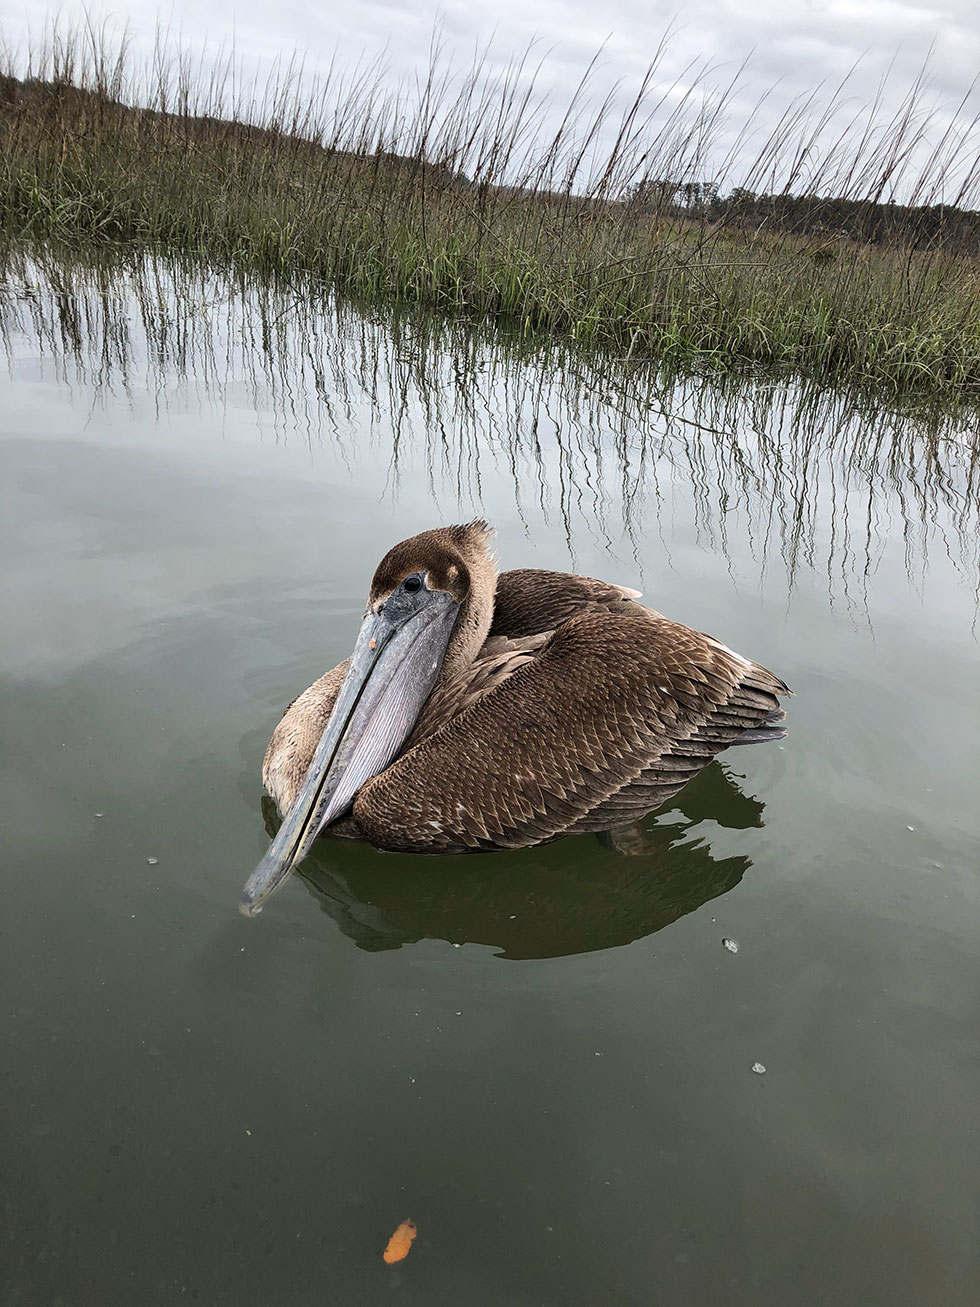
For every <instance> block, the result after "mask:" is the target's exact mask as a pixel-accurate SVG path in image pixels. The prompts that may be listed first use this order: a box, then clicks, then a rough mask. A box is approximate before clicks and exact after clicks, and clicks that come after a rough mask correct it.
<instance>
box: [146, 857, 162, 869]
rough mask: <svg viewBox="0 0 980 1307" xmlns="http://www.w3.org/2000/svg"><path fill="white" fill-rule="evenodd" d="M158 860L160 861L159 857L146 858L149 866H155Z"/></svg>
mask: <svg viewBox="0 0 980 1307" xmlns="http://www.w3.org/2000/svg"><path fill="white" fill-rule="evenodd" d="M159 861H160V859H159V858H147V862H148V863H149V864H150V866H151V867H155V866H156V865H157V863H158V862H159Z"/></svg>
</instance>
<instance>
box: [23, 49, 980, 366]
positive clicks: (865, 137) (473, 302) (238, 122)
mask: <svg viewBox="0 0 980 1307" xmlns="http://www.w3.org/2000/svg"><path fill="white" fill-rule="evenodd" d="M662 53H663V51H662V50H661V51H660V52H658V57H657V58H656V59H655V60H654V62H653V64H652V66H651V68H650V70H649V72H648V73H647V75H646V77H645V78H644V79H643V81H642V83H641V85H640V86H639V87H638V88H637V91H636V94H635V96H634V98H633V100H632V102H631V103H629V104H628V105H627V106H626V108H625V109H623V108H619V107H617V102H616V101H614V99H613V98H612V97H606V98H603V99H600V100H599V101H598V102H595V101H594V100H593V98H592V91H591V88H592V84H593V83H592V70H591V69H589V70H587V71H586V73H585V75H584V76H583V79H582V81H581V82H580V84H579V85H578V86H577V87H576V88H574V90H573V91H572V93H571V94H570V96H569V97H568V98H567V102H566V104H565V105H564V107H561V106H557V105H552V106H551V111H550V117H546V116H545V115H544V114H543V113H542V96H541V94H540V92H539V90H538V87H537V83H536V80H535V70H534V69H532V68H531V67H530V61H529V58H528V57H525V58H524V59H523V60H518V61H517V62H515V63H514V64H512V65H510V66H509V67H508V68H506V69H505V70H504V71H503V72H502V73H498V74H494V73H492V72H490V70H489V64H488V62H487V59H486V52H484V53H483V54H478V55H477V56H476V58H475V59H474V61H473V63H472V65H471V66H470V67H468V68H467V69H465V70H454V69H453V68H452V67H451V66H447V65H446V64H445V61H444V60H443V59H442V57H441V55H440V52H439V50H438V49H436V50H435V51H434V54H433V60H432V63H431V65H430V67H429V69H428V72H427V76H425V77H423V78H422V79H420V82H419V84H418V86H417V87H415V86H413V87H406V86H405V85H401V86H395V87H393V88H392V87H391V86H390V84H389V83H388V82H387V80H386V78H385V76H384V74H383V69H382V68H381V67H380V65H377V64H364V65H361V66H360V67H358V68H357V69H355V70H353V71H352V72H350V73H346V72H344V70H342V69H332V70H331V72H330V74H329V75H328V76H327V77H326V78H325V79H321V80H320V81H319V82H316V81H312V80H310V79H308V78H306V77H305V76H304V73H303V69H302V67H301V66H300V65H298V64H296V63H291V64H290V63H287V64H284V65H281V66H280V67H279V68H278V70H277V72H276V74H275V75H274V76H273V77H272V78H271V79H270V80H269V81H268V82H267V83H264V84H263V85H261V86H257V85H256V84H254V83H243V82H242V80H241V79H240V77H239V75H238V72H237V70H236V68H235V65H234V63H233V62H232V61H231V60H229V61H227V62H226V63H225V64H224V65H222V66H220V67H219V70H218V72H217V73H215V72H212V73H210V74H208V75H207V76H202V74H201V72H200V68H196V67H195V65H194V64H193V62H192V61H191V60H190V58H189V57H188V56H187V55H186V53H182V52H180V51H174V50H172V49H169V48H168V47H166V45H165V44H163V43H161V44H160V45H159V46H158V48H157V51H156V54H155V56H154V57H153V58H152V59H151V60H150V61H149V62H148V63H146V64H143V65H140V64H137V63H134V62H133V60H132V59H131V58H130V56H129V53H128V50H127V48H126V45H125V42H124V41H123V42H119V43H117V44H116V45H113V44H112V42H111V41H110V40H108V39H107V37H106V36H105V34H104V33H103V32H100V31H98V30H96V29H87V30H84V31H82V32H78V31H69V32H64V31H58V30H54V31H53V32H52V33H51V35H50V37H49V40H48V42H47V44H46V45H45V46H44V48H43V49H40V50H35V51H33V52H30V54H29V56H28V58H27V60H26V63H23V62H22V64H20V65H18V64H17V63H16V61H15V60H14V59H13V58H12V57H11V56H7V58H6V63H5V65H4V71H3V72H2V74H0V230H2V231H4V232H6V233H8V234H12V235H15V236H18V237H24V238H28V239H34V240H37V239H43V240H56V241H60V242H64V243H69V244H73V245H79V244H93V243H95V244H99V245H114V244H117V243H120V242H123V243H126V244H128V245H140V246H147V247H152V248H159V249H167V250H171V251H174V252H180V253H188V254H193V255H194V256H195V257H198V258H201V259H204V260H206V261H209V262H212V263H215V264H219V263H221V264H229V263H230V264H234V265H237V266H240V267H244V268H253V269H258V270H261V271H262V272H274V273H276V274H279V275H282V276H285V277H286V278H289V277H291V276H297V277H298V276H300V275H302V276H304V277H306V276H311V275H312V276H313V277H315V278H316V279H318V280H320V281H322V282H323V283H325V284H327V285H329V286H332V287H336V288H338V289H341V290H343V291H344V292H346V293H348V294H351V295H353V296H355V297H357V298H359V299H361V300H364V301H367V302H378V301H401V302H417V303H421V304H425V305H429V306H433V307H436V308H438V309H440V310H444V311H450V312H453V313H459V312H462V313H465V314H467V315H472V316H476V317H480V318H487V319H494V320H501V321H506V322H508V323H510V324H513V325H516V326H517V327H518V328H519V329H520V330H521V331H522V332H525V333H537V332H556V333H560V334H561V335H563V336H565V337H571V338H573V339H575V340H577V341H579V342H580V343H582V344H585V345H595V346H601V347H603V348H605V349H609V350H612V351H614V352H616V353H618V354H620V355H623V354H628V355H629V356H630V357H643V356H649V357H657V358H661V359H665V360H667V361H673V362H677V363H688V362H700V363H709V364H712V365H715V366H720V367H731V366H737V365H744V364H767V365H778V366H781V367H790V368H793V369H799V370H803V371H805V372H807V373H809V374H811V375H815V376H819V377H822V378H826V379H830V380H839V379H847V380H848V381H849V382H854V381H859V382H862V383H869V384H873V385H880V386H884V387H887V388H889V389H891V390H893V391H901V390H915V389H923V390H934V391H944V390H946V391H954V390H955V391H963V390H964V389H976V388H978V387H980V309H978V303H980V257H978V256H977V255H976V254H975V253H973V252H972V251H971V247H970V243H969V241H967V242H966V244H965V245H964V242H963V241H962V240H960V241H959V242H958V243H955V244H954V243H951V242H949V241H947V240H943V239H941V238H938V239H937V238H933V237H930V238H929V239H920V238H919V237H915V236H914V238H912V239H910V238H909V234H908V232H907V231H904V232H902V233H900V234H899V235H898V236H893V237H892V238H889V239H886V240H877V241H876V243H874V244H872V243H869V242H868V241H866V240H863V239H856V238H854V237H853V236H848V235H846V234H843V233H842V232H841V231H840V230H839V229H834V228H833V226H830V227H829V228H828V229H826V230H823V231H820V230H813V229H811V230H809V231H808V232H805V233H800V232H792V231H787V230H785V229H782V228H783V227H784V226H785V224H784V223H783V224H782V225H781V223H780V221H779V215H780V213H781V212H783V211H784V210H785V207H786V205H787V204H789V203H790V201H791V200H792V201H793V202H795V203H798V202H799V200H800V197H801V196H803V197H808V203H809V205H810V208H809V212H810V213H811V216H812V214H813V213H818V214H819V213H820V212H821V205H823V206H824V208H825V210H826V213H827V215H828V220H829V221H830V222H831V223H832V221H833V217H832V215H833V214H834V213H835V212H836V210H835V209H834V208H833V205H832V204H831V200H833V199H837V200H839V201H840V202H847V203H849V204H850V205H851V206H852V208H851V210H849V212H854V211H855V209H854V206H855V205H856V206H857V210H856V211H858V212H867V211H871V210H873V211H874V212H875V213H878V211H879V209H880V207H881V206H882V205H884V204H885V203H886V202H887V201H888V200H889V198H890V197H892V196H895V195H899V196H900V197H901V198H902V199H903V201H904V203H905V205H906V206H915V205H927V204H935V203H937V202H938V201H939V200H941V199H945V200H946V202H947V204H946V209H944V210H943V211H942V212H943V213H945V212H946V211H947V210H948V211H949V212H953V211H954V210H959V211H962V210H964V209H967V210H969V209H970V207H971V206H972V205H974V204H975V203H977V193H978V190H980V158H978V156H977V155H976V152H975V148H974V146H973V145H971V132H970V128H971V127H972V125H973V124H972V122H970V123H969V124H968V127H967V129H966V130H965V131H963V130H961V131H960V132H959V133H957V132H956V131H954V130H953V129H952V128H948V129H946V130H945V131H943V130H940V128H939V122H938V119H936V118H932V117H930V115H929V112H928V104H927V100H926V96H925V91H924V87H923V84H922V82H921V81H920V82H917V83H916V84H915V85H914V86H913V87H911V88H910V90H909V91H908V93H907V95H906V96H905V98H904V100H903V101H902V103H901V105H900V107H899V110H898V111H897V112H896V113H895V114H894V115H892V116H891V117H890V118H889V117H884V118H883V117H882V115H881V111H880V108H879V107H878V106H877V105H872V106H869V107H868V109H867V112H866V113H861V112H858V113H853V112H852V113H851V115H850V117H849V118H848V117H847V116H846V114H845V103H846V102H845V99H844V95H843V91H842V90H840V91H838V93H837V94H836V96H832V97H831V98H830V99H829V100H828V101H827V102H825V103H822V102H821V101H820V100H819V98H818V96H817V95H816V94H814V95H812V96H809V97H805V98H804V99H802V100H800V101H798V102H795V103H794V104H792V105H791V106H790V107H789V108H788V109H787V110H786V112H785V113H784V114H783V116H782V118H781V119H780V121H779V123H778V124H777V126H776V127H775V129H773V130H772V131H771V132H769V133H768V134H766V135H765V136H764V137H763V138H762V139H761V142H759V141H758V140H757V139H756V137H755V136H754V135H753V130H752V123H748V124H746V126H745V129H744V131H743V133H742V134H741V135H740V136H738V137H737V138H736V139H735V143H734V144H733V145H730V146H729V147H728V148H727V149H725V150H721V149H720V147H719V141H720V140H721V139H722V138H721V136H720V130H721V126H722V124H723V123H724V122H725V117H726V113H727V112H728V111H729V110H730V108H731V102H732V93H733V88H734V83H732V84H730V85H729V86H728V87H727V88H722V89H721V90H719V91H717V92H715V91H713V90H712V88H711V85H710V79H709V75H708V72H707V70H706V69H701V70H700V71H697V70H696V71H695V72H694V73H693V74H692V76H691V78H690V80H689V84H688V85H687V86H686V87H685V88H681V87H679V86H676V85H671V84H667V83H665V82H663V81H662V80H661V79H660V76H659V62H660V57H661V56H662ZM15 74H18V75H15ZM966 113H967V110H966V108H965V107H962V106H961V112H960V115H959V121H963V119H964V114H966ZM543 122H554V123H557V126H556V127H554V128H553V129H552V130H551V131H550V132H546V131H544V130H543V129H542V127H541V125H540V124H541V123H543ZM828 142H829V144H827V143H828ZM736 185H737V186H738V188H739V189H738V190H737V191H736V192H735V196H736V197H742V200H744V197H745V196H746V195H751V196H752V197H753V202H752V203H751V204H746V203H744V202H742V201H740V202H738V203H736V202H734V200H732V201H730V202H727V203H726V202H724V201H723V200H722V199H721V198H720V197H721V193H722V188H723V187H727V188H732V187H735V186H736ZM951 188H953V190H952V193H951ZM760 189H764V190H765V200H766V207H765V213H764V215H763V216H761V217H760V212H759V207H758V198H759V197H758V192H759V191H760ZM818 197H819V202H818ZM950 200H952V201H953V204H950V203H949V201H950ZM777 201H778V203H777ZM780 205H782V208H780ZM958 218H959V220H960V226H959V228H958V230H960V231H961V232H962V230H963V218H964V215H963V213H962V212H959V214H958ZM966 218H967V219H968V221H967V226H966V229H965V230H966V231H967V234H968V235H969V233H970V231H972V230H976V231H977V240H978V243H980V215H976V214H973V213H972V212H971V213H969V214H967V215H966ZM974 219H975V220H976V223H975V224H974V226H973V227H971V226H970V223H971V222H973V220H974ZM810 225H811V228H812V227H813V224H812V222H811V224H810ZM978 248H980V245H978Z"/></svg>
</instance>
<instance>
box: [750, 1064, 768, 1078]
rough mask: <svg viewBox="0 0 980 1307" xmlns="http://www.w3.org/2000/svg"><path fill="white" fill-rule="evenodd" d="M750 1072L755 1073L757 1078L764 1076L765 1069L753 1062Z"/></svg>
mask: <svg viewBox="0 0 980 1307" xmlns="http://www.w3.org/2000/svg"><path fill="white" fill-rule="evenodd" d="M752 1070H753V1071H754V1072H755V1073H756V1075H757V1076H764V1075H765V1074H766V1068H765V1067H764V1066H763V1065H762V1063H761V1062H753V1063H752Z"/></svg>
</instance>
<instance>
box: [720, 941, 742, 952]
mask: <svg viewBox="0 0 980 1307" xmlns="http://www.w3.org/2000/svg"><path fill="white" fill-rule="evenodd" d="M721 942H722V943H723V944H724V946H725V948H727V949H728V951H729V953H737V952H738V940H737V939H723V940H722V941H721Z"/></svg>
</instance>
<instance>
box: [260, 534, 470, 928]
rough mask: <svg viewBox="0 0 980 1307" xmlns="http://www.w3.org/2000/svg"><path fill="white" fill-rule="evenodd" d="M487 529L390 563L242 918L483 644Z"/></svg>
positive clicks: (410, 551) (421, 546)
mask: <svg viewBox="0 0 980 1307" xmlns="http://www.w3.org/2000/svg"><path fill="white" fill-rule="evenodd" d="M489 537H490V528H489V527H488V526H487V524H486V523H485V522H470V523H467V524H466V525H463V526H449V527H439V528H437V529H436V530H434V531H425V532H423V533H422V534H421V535H417V536H413V537H412V539H411V540H404V541H402V543H401V544H398V545H395V546H394V548H393V549H390V550H389V551H388V553H387V554H386V555H385V556H384V558H383V559H382V560H381V562H380V564H379V565H378V569H377V571H376V572H375V574H374V580H373V581H372V583H371V593H370V596H369V598H368V602H367V609H366V611H365V614H364V619H363V621H362V623H361V629H360V633H359V634H358V637H357V642H356V644H355V645H354V651H353V653H352V654H351V657H350V663H349V666H348V669H347V674H346V676H345V677H344V680H343V683H342V684H341V687H340V691H339V693H338V695H337V700H336V703H335V704H334V708H333V711H332V713H331V714H330V718H329V720H328V721H327V725H326V727H325V728H324V731H323V735H322V736H321V737H320V742H319V744H318V745H317V748H316V752H315V753H314V755H313V760H312V762H311V763H310V766H309V769H308V770H307V773H306V777H305V779H304V780H303V783H302V786H301V787H300V790H299V792H298V794H297V795H296V798H295V799H294V801H293V803H292V805H291V806H290V808H289V810H288V812H286V813H285V814H284V820H283V823H282V825H281V826H280V828H279V831H278V833H277V834H276V837H275V839H274V840H273V842H272V845H271V846H270V848H269V850H268V852H267V853H266V854H265V856H264V857H263V859H262V861H261V862H260V863H259V865H258V866H257V867H256V869H255V871H254V872H253V873H252V875H251V876H250V877H249V879H248V882H247V884H246V885H245V889H244V891H243V893H242V899H241V905H240V906H241V911H242V912H243V913H244V914H245V915H246V916H253V915H254V914H255V913H257V912H259V911H261V909H262V906H263V904H264V903H265V901H266V899H267V898H268V897H269V896H270V895H271V894H272V893H273V892H274V891H275V890H276V889H278V888H279V886H280V885H281V884H282V883H283V881H284V880H285V879H286V877H287V876H288V875H289V873H290V872H291V871H292V869H293V868H294V867H295V866H296V865H297V863H299V862H301V861H302V860H303V858H305V857H306V855H307V854H308V853H309V851H310V848H311V847H312V844H313V841H314V840H315V839H316V837H317V836H318V835H319V834H320V832H321V831H322V830H323V829H324V827H326V826H329V825H330V823H331V822H333V821H336V820H337V819H338V818H339V817H342V816H343V815H344V813H346V812H347V811H348V809H349V808H350V806H351V804H352V803H353V801H354V796H355V795H356V793H357V791H358V790H359V789H360V788H361V786H362V785H364V784H365V783H366V782H367V781H369V780H370V779H371V777H372V776H377V775H378V774H379V773H380V772H383V771H384V770H385V768H386V767H388V766H390V764H391V763H392V762H394V760H395V759H396V758H397V757H398V755H399V753H400V752H401V749H402V747H403V746H404V744H405V741H406V740H407V739H408V737H409V736H410V735H411V733H412V728H413V727H414V725H415V723H416V721H417V720H418V716H419V713H420V712H421V711H422V708H423V706H424V704H425V702H426V700H427V699H428V697H429V695H430V694H431V693H432V691H433V689H434V687H435V685H436V682H437V681H438V679H439V677H440V674H441V673H442V674H445V675H452V674H453V672H454V671H455V670H456V669H457V668H459V667H460V666H462V665H465V664H466V663H468V662H469V661H470V660H472V658H473V657H474V656H475V655H476V653H477V652H478V650H479V649H480V648H481V647H482V645H483V642H484V640H485V639H486V636H487V632H488V631H489V629H490V623H491V620H492V617H493V594H494V587H495V580H496V571H495V567H494V563H493V560H492V558H491V556H490V553H489V550H488V547H487V542H488V539H489Z"/></svg>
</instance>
